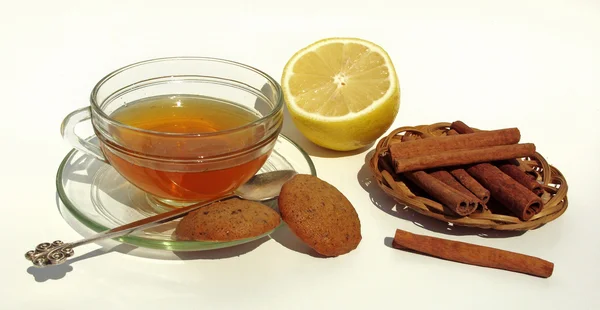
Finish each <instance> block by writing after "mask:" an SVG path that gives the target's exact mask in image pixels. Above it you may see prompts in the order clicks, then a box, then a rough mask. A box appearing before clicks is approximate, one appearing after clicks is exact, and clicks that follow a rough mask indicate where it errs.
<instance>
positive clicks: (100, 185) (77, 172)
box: [56, 135, 316, 251]
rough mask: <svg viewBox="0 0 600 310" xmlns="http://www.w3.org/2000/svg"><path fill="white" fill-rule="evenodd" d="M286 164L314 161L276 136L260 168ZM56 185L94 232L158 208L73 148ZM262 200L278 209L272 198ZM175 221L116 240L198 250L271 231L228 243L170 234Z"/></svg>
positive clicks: (301, 167)
mask: <svg viewBox="0 0 600 310" xmlns="http://www.w3.org/2000/svg"><path fill="white" fill-rule="evenodd" d="M94 139H95V138H94ZM286 169H293V170H295V171H297V172H298V173H301V174H311V175H316V170H315V167H314V165H313V162H312V160H311V159H310V157H309V156H308V155H307V154H306V152H304V150H302V149H301V148H300V147H299V146H298V145H297V144H295V143H294V142H293V141H291V140H290V139H289V138H287V137H285V136H284V135H280V136H279V138H278V139H277V141H276V143H275V147H274V148H273V152H272V154H271V155H270V157H269V158H268V159H267V161H266V163H265V164H264V165H263V167H262V168H261V169H260V171H259V173H262V172H269V171H275V170H286ZM56 187H57V191H58V195H59V197H60V199H61V201H62V202H63V203H64V205H65V207H66V208H67V209H68V210H69V211H70V212H71V213H72V214H73V216H74V218H76V219H77V220H78V221H79V222H81V223H82V224H84V225H85V226H86V227H89V228H90V229H92V230H94V231H96V232H100V231H104V230H107V229H111V228H114V227H117V226H120V225H123V224H126V223H129V222H132V221H136V220H139V219H142V218H145V217H148V216H152V215H154V214H156V213H157V211H156V209H155V208H154V207H153V206H151V205H150V204H149V203H148V200H147V199H146V193H145V192H143V191H142V190H140V189H138V188H137V187H135V186H133V185H132V184H131V183H129V182H128V181H127V180H125V179H124V178H123V177H122V176H121V175H120V174H119V173H118V172H117V171H116V170H115V169H114V168H113V167H112V166H110V165H108V164H106V163H105V162H103V161H101V160H99V159H97V158H95V157H94V156H91V155H88V154H86V153H84V152H82V151H78V150H73V151H71V152H69V154H67V156H66V157H65V159H64V160H63V161H62V163H61V164H60V167H59V169H58V172H57V176H56ZM265 204H267V205H269V206H270V207H272V208H275V209H276V208H277V200H276V199H274V200H272V201H268V202H266V203H265ZM177 222H178V221H173V222H169V223H165V224H163V225H160V226H157V227H154V228H151V229H148V230H146V231H142V232H136V233H134V234H130V235H127V236H123V237H120V238H118V239H116V240H118V241H120V242H123V243H128V244H131V245H135V246H139V247H144V248H151V249H160V250H169V251H202V250H211V249H219V248H225V247H231V246H235V245H239V244H243V243H247V242H251V241H254V240H257V239H260V238H262V237H264V236H266V235H269V234H271V233H272V232H273V231H270V232H267V233H265V234H264V235H262V236H256V237H253V238H248V239H243V240H236V241H231V242H200V241H177V240H175V238H174V237H173V236H172V234H173V231H174V229H175V227H176V225H177Z"/></svg>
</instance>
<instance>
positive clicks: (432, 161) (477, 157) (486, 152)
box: [390, 135, 535, 173]
mask: <svg viewBox="0 0 600 310" xmlns="http://www.w3.org/2000/svg"><path fill="white" fill-rule="evenodd" d="M460 136H461V135H458V136H457V137H460ZM429 139H431V138H429ZM429 139H422V140H415V142H420V141H427V140H429ZM410 142H412V141H410ZM403 143H409V142H402V143H399V144H395V145H392V147H390V152H391V156H392V158H393V160H394V166H395V169H396V173H402V172H406V171H416V170H425V169H431V168H440V167H448V166H460V165H468V164H475V163H483V162H491V161H497V160H505V159H511V158H516V157H526V156H533V154H535V145H534V144H532V143H524V144H513V145H498V146H489V147H481V148H475V149H462V150H453V151H445V152H441V153H440V152H437V153H435V152H434V153H431V154H430V155H422V156H415V157H409V158H405V157H402V156H399V155H398V154H397V153H394V151H393V147H394V146H396V145H401V144H403Z"/></svg>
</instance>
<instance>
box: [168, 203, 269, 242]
mask: <svg viewBox="0 0 600 310" xmlns="http://www.w3.org/2000/svg"><path fill="white" fill-rule="evenodd" d="M279 223H281V218H280V216H279V214H278V213H277V212H275V211H274V210H273V209H271V208H269V207H267V206H265V205H264V204H262V203H258V202H254V201H248V200H242V199H238V198H233V199H228V200H224V201H220V202H216V203H213V204H211V205H208V206H206V207H202V208H200V209H198V210H196V211H193V212H190V213H189V214H188V215H186V216H185V217H183V219H181V221H180V222H179V224H178V225H177V228H176V229H175V237H176V238H177V240H196V241H233V240H239V239H245V238H251V237H256V236H260V235H262V234H264V233H267V232H269V231H271V230H273V229H275V228H276V227H277V226H279Z"/></svg>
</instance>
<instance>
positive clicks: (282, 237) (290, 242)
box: [271, 224, 325, 258]
mask: <svg viewBox="0 0 600 310" xmlns="http://www.w3.org/2000/svg"><path fill="white" fill-rule="evenodd" d="M271 239H273V240H275V241H277V243H279V244H281V245H283V246H284V247H286V248H288V249H290V250H292V251H296V252H298V253H302V254H306V255H309V256H312V257H319V258H324V257H325V256H322V255H321V254H319V253H317V252H316V251H315V250H313V249H312V248H311V247H309V246H308V245H306V243H304V242H302V240H300V238H298V237H297V236H296V235H294V233H293V232H292V231H291V230H290V228H289V227H288V226H287V224H284V225H282V226H281V227H279V228H278V229H277V230H276V231H275V232H273V233H272V234H271Z"/></svg>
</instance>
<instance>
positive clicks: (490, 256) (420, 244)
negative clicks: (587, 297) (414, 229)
mask: <svg viewBox="0 0 600 310" xmlns="http://www.w3.org/2000/svg"><path fill="white" fill-rule="evenodd" d="M392 246H393V247H394V248H396V249H400V250H410V251H414V252H417V253H421V254H427V255H430V256H434V257H438V258H443V259H446V260H450V261H454V262H460V263H464V264H469V265H476V266H482V267H489V268H496V269H502V270H508V271H514V272H520V273H524V274H530V275H534V276H538V277H542V278H548V277H550V276H551V275H552V272H553V271H554V264H553V263H551V262H549V261H546V260H543V259H540V258H537V257H533V256H529V255H524V254H519V253H515V252H510V251H505V250H500V249H495V248H490V247H486V246H480V245H475V244H470V243H465V242H460V241H452V240H446V239H441V238H435V237H429V236H423V235H416V234H412V233H409V232H406V231H403V230H400V229H397V230H396V235H395V236H394V241H393V242H392Z"/></svg>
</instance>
